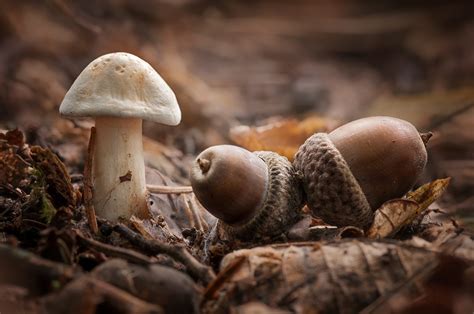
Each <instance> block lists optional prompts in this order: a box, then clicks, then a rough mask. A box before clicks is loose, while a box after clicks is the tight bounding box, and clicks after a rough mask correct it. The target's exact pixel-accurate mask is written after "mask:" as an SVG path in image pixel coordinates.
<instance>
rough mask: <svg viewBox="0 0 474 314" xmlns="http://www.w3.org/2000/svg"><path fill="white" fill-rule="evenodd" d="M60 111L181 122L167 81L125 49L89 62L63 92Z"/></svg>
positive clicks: (159, 121)
mask: <svg viewBox="0 0 474 314" xmlns="http://www.w3.org/2000/svg"><path fill="white" fill-rule="evenodd" d="M59 112H60V113H61V115H63V116H67V117H90V116H109V117H118V118H120V117H122V118H141V119H144V120H149V121H153V122H157V123H161V124H166V125H177V124H179V122H180V121H181V111H180V109H179V105H178V102H177V100H176V96H175V95H174V93H173V91H172V90H171V88H170V87H169V86H168V84H166V82H165V81H164V80H163V79H162V78H161V76H160V75H159V74H158V73H157V72H156V71H155V70H154V69H153V68H152V67H151V65H150V64H148V63H147V62H146V61H144V60H142V59H140V58H139V57H137V56H134V55H132V54H129V53H125V52H115V53H110V54H106V55H103V56H101V57H99V58H97V59H95V60H94V61H92V62H91V63H90V64H89V65H88V66H87V67H86V68H85V69H84V70H83V71H82V72H81V74H79V76H78V77H77V79H76V80H75V81H74V83H73V84H72V86H71V88H70V89H69V91H68V92H67V93H66V96H65V97H64V99H63V101H62V103H61V106H60V108H59Z"/></svg>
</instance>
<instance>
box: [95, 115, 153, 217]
mask: <svg viewBox="0 0 474 314" xmlns="http://www.w3.org/2000/svg"><path fill="white" fill-rule="evenodd" d="M95 127H96V132H97V133H96V149H95V154H94V174H93V176H94V197H93V198H94V206H95V210H96V212H97V215H98V216H100V217H103V218H106V219H109V220H112V221H117V220H118V218H119V217H124V218H129V217H131V216H132V215H135V216H138V217H140V218H144V217H147V216H148V207H147V203H146V197H147V191H146V182H145V164H144V160H143V143H142V120H141V119H136V118H126V119H124V118H112V117H97V118H96V121H95Z"/></svg>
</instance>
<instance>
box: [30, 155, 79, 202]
mask: <svg viewBox="0 0 474 314" xmlns="http://www.w3.org/2000/svg"><path fill="white" fill-rule="evenodd" d="M31 157H32V159H33V161H34V167H35V168H36V169H37V170H39V171H41V174H42V176H43V177H44V179H45V183H46V185H47V189H48V190H47V192H48V194H50V195H51V196H52V199H53V200H54V205H55V206H56V207H58V208H59V207H61V206H69V205H70V206H75V205H76V193H75V191H74V188H73V186H72V183H71V177H70V176H69V173H68V171H67V170H66V166H64V164H63V162H62V161H61V160H60V159H59V157H58V156H56V154H54V153H53V152H52V151H51V150H49V149H47V148H43V147H39V146H32V147H31Z"/></svg>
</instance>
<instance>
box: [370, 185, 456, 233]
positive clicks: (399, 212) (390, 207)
mask: <svg viewBox="0 0 474 314" xmlns="http://www.w3.org/2000/svg"><path fill="white" fill-rule="evenodd" d="M450 180H451V178H445V179H437V180H435V181H433V182H430V183H427V184H424V185H422V186H421V187H419V188H418V189H416V190H415V191H413V192H410V193H408V194H407V198H406V199H395V200H390V201H388V202H385V203H384V204H383V205H382V206H381V207H380V208H379V209H377V210H376V211H375V216H374V221H373V223H372V226H371V227H370V228H369V230H368V231H367V237H369V238H384V237H390V236H393V235H395V234H396V233H397V232H398V231H399V230H400V229H401V228H402V227H403V226H406V225H408V224H410V223H412V222H413V220H415V218H416V217H418V215H419V214H420V213H422V212H423V211H424V210H425V209H427V208H428V207H429V206H430V205H431V203H433V202H434V201H436V200H437V199H438V198H439V197H440V196H441V195H442V194H443V192H444V191H445V190H446V188H447V186H448V184H449V181H450Z"/></svg>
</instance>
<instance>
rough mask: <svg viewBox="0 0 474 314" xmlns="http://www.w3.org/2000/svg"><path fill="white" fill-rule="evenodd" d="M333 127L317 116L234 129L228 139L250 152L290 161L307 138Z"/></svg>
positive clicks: (280, 120) (329, 122)
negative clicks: (261, 152)
mask: <svg viewBox="0 0 474 314" xmlns="http://www.w3.org/2000/svg"><path fill="white" fill-rule="evenodd" d="M335 126H336V122H335V121H333V120H330V119H327V118H322V117H318V116H311V117H308V118H306V119H304V120H301V121H298V120H297V119H278V120H276V121H272V122H269V123H267V124H265V125H262V126H259V127H248V126H238V127H234V128H232V129H231V130H230V138H231V139H232V140H233V141H234V142H235V143H236V144H238V145H240V146H242V147H244V148H246V149H248V150H250V151H258V150H268V151H273V152H276V153H278V154H280V155H282V156H285V157H286V158H288V159H289V160H290V161H291V160H293V156H294V155H295V153H296V151H297V150H298V148H299V147H300V146H301V144H303V143H304V141H305V140H306V139H307V138H308V137H309V136H311V135H313V134H314V133H317V132H327V131H330V130H332V129H333V128H334V127H335Z"/></svg>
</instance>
